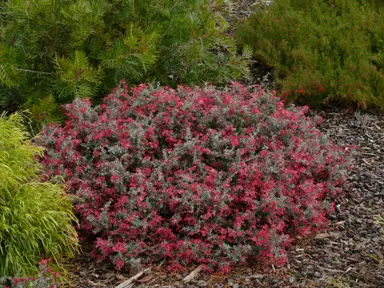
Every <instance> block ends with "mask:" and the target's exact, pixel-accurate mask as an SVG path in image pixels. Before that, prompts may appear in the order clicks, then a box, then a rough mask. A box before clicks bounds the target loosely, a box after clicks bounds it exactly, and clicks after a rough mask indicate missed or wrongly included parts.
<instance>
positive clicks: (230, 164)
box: [41, 83, 349, 271]
mask: <svg viewBox="0 0 384 288" xmlns="http://www.w3.org/2000/svg"><path fill="white" fill-rule="evenodd" d="M65 110H66V113H67V116H68V120H67V122H66V124H65V126H64V127H60V126H59V125H57V124H55V125H51V126H48V127H46V129H45V130H44V131H43V134H42V137H41V139H42V142H43V145H44V146H45V147H46V148H47V153H46V157H45V159H44V160H43V163H44V165H45V167H46V170H47V172H48V173H49V174H50V175H51V176H54V175H59V174H60V175H63V176H64V177H65V178H66V180H67V184H68V186H69V187H70V190H71V191H72V192H73V193H74V194H75V195H76V198H77V200H76V209H77V213H78V214H79V216H80V221H81V227H82V229H83V230H84V232H85V233H87V234H89V235H94V236H96V238H95V239H96V240H95V242H94V255H95V257H96V258H97V259H99V260H104V259H107V260H110V261H112V262H113V263H114V264H115V266H116V268H118V269H121V268H122V267H123V266H125V265H127V266H128V268H137V267H138V266H139V265H140V264H141V263H144V264H145V263H148V262H150V261H158V260H164V259H165V260H167V263H169V268H170V269H180V268H182V267H183V266H185V265H189V264H191V263H199V264H203V265H205V267H206V268H207V269H221V270H222V271H228V270H229V269H230V267H231V265H233V264H235V263H243V262H245V261H247V260H250V259H257V260H263V261H267V263H275V264H282V263H284V261H285V258H286V255H285V252H284V251H285V247H286V246H287V245H288V244H289V243H290V241H291V240H292V239H293V238H294V237H296V236H298V235H304V234H307V233H311V232H315V231H318V230H319V229H320V228H322V227H324V226H325V223H326V214H327V213H328V212H330V211H331V210H332V209H333V205H332V204H331V203H330V201H328V200H329V199H332V198H333V197H335V196H337V195H340V193H341V192H342V184H343V183H344V180H345V176H346V170H347V168H348V167H349V160H348V159H349V157H348V153H346V152H345V150H343V149H342V148H340V147H337V146H335V145H334V144H332V143H331V142H330V141H329V140H328V138H327V136H326V135H323V134H322V133H321V132H320V131H319V130H318V129H316V127H315V123H314V122H313V121H311V120H310V119H309V118H307V117H306V116H305V112H306V110H307V109H306V108H295V107H293V106H292V107H288V108H284V104H283V103H282V102H280V100H279V99H278V98H277V97H275V96H274V95H273V94H271V93H267V92H265V91H263V90H261V89H260V88H257V87H254V88H253V89H251V90H248V88H246V87H243V86H241V85H240V84H238V83H234V84H232V86H231V87H230V88H228V89H227V90H225V91H218V90H216V89H215V88H214V87H207V88H204V89H198V88H196V89H191V88H188V87H182V86H181V87H178V88H177V90H173V89H170V88H167V87H163V88H155V87H152V86H146V85H140V86H138V87H136V88H133V89H128V88H127V86H126V85H125V84H121V86H120V87H118V88H116V89H114V90H113V91H112V93H111V94H110V95H108V96H107V97H106V98H105V99H104V102H103V103H102V104H101V105H99V106H97V107H94V108H93V107H92V106H91V104H90V102H89V101H88V100H76V101H75V102H73V103H72V104H69V105H66V106H65Z"/></svg>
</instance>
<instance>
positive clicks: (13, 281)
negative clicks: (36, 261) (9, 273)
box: [0, 259, 59, 288]
mask: <svg viewBox="0 0 384 288" xmlns="http://www.w3.org/2000/svg"><path fill="white" fill-rule="evenodd" d="M48 262H49V260H48V259H43V260H41V261H40V273H39V276H38V277H37V278H35V277H22V278H20V277H1V278H0V288H31V287H33V288H56V287H57V286H56V285H55V279H56V278H57V277H58V275H59V274H58V272H53V271H52V270H51V268H49V267H48Z"/></svg>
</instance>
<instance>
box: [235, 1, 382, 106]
mask: <svg viewBox="0 0 384 288" xmlns="http://www.w3.org/2000/svg"><path fill="white" fill-rule="evenodd" d="M383 3H384V2H383V1H373V0H369V1H366V0H332V1H324V0H312V1H303V0H274V1H273V4H272V5H271V6H270V7H268V8H263V7H262V5H256V6H255V10H254V12H253V13H252V15H251V16H250V17H249V18H247V19H244V21H243V22H242V23H241V25H239V26H238V28H237V40H238V42H239V44H241V45H243V44H246V45H250V46H251V47H252V48H253V49H254V57H255V59H256V60H257V61H260V62H262V63H264V64H266V65H268V66H270V67H272V68H273V69H274V72H275V78H276V82H277V84H278V88H279V89H280V90H281V96H282V97H283V98H285V99H289V100H298V101H300V102H301V103H305V104H310V105H321V104H336V105H339V106H340V105H344V106H350V105H356V104H358V105H360V106H361V107H363V108H367V107H375V108H380V109H383V108H384V4H383Z"/></svg>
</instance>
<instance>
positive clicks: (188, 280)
mask: <svg viewBox="0 0 384 288" xmlns="http://www.w3.org/2000/svg"><path fill="white" fill-rule="evenodd" d="M201 269H203V266H202V265H200V266H199V267H197V268H196V269H195V270H193V271H192V272H191V273H189V275H188V276H187V277H185V278H184V279H183V282H184V284H186V283H188V282H190V281H191V280H192V279H193V278H195V277H196V275H197V274H199V272H200V271H201Z"/></svg>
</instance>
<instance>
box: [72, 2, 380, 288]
mask: <svg viewBox="0 0 384 288" xmlns="http://www.w3.org/2000/svg"><path fill="white" fill-rule="evenodd" d="M254 2H255V1H249V0H239V1H237V5H238V6H237V7H236V11H237V16H238V17H239V18H240V17H246V16H248V15H249V9H250V5H251V4H253V3H254ZM252 69H253V75H254V83H256V82H260V81H261V80H262V77H263V76H264V75H265V74H266V73H267V72H268V69H266V68H265V67H262V66H258V65H257V63H256V64H255V65H254V67H253V68H252ZM314 115H319V116H322V117H323V119H324V122H323V123H322V124H321V125H320V126H319V129H320V130H322V131H323V132H325V133H328V134H329V136H330V137H331V138H332V139H333V141H334V142H335V143H336V144H338V145H342V146H346V145H356V146H358V147H360V148H359V150H358V151H357V152H355V153H354V156H353V159H354V160H353V164H354V170H353V171H352V172H351V173H350V176H349V187H348V191H347V192H348V194H347V196H346V197H345V198H344V199H343V201H342V202H340V203H337V209H336V211H335V213H334V214H333V215H330V216H329V218H330V222H331V223H330V226H329V229H328V230H327V231H324V232H323V233H320V234H318V235H317V236H315V237H313V238H311V239H298V240H297V241H296V243H294V244H293V245H292V246H291V247H290V250H289V251H288V259H289V261H288V264H287V265H285V266H284V267H279V268H278V267H261V266H258V264H256V263H255V264H250V265H248V266H247V267H237V268H236V269H234V270H233V271H232V272H231V273H230V274H229V275H222V274H207V273H204V272H199V273H197V274H196V275H195V277H194V278H193V279H192V280H190V281H189V282H188V283H185V277H186V276H188V274H190V273H191V272H193V271H194V270H195V269H196V268H198V267H191V268H190V269H189V270H188V271H185V272H184V273H180V274H177V273H173V274H170V273H168V272H166V270H165V268H164V267H162V266H161V265H156V266H152V267H150V268H151V271H149V272H148V273H145V274H143V275H142V276H141V277H138V279H137V280H136V281H133V282H132V283H131V284H128V283H126V284H127V285H126V286H124V287H133V286H134V287H137V288H144V287H159V288H160V287H163V288H165V287H169V288H176V287H180V288H181V287H185V288H187V287H190V288H192V287H217V288H224V287H233V288H240V287H279V288H280V287H366V288H368V287H372V288H373V287H384V255H383V254H384V236H383V234H382V233H384V231H381V229H383V228H384V227H381V226H380V225H379V224H377V223H376V221H375V217H376V216H378V215H381V216H383V217H384V113H378V112H374V111H364V112H361V111H350V110H341V109H330V110H329V109H328V110H325V111H310V115H309V116H314ZM71 263H72V264H71V265H69V266H68V269H69V271H70V274H71V275H72V276H71V282H72V284H71V285H69V284H68V286H70V287H77V288H85V287H87V288H88V287H117V286H118V285H119V284H121V283H124V282H126V281H127V280H128V279H129V278H130V276H129V275H128V274H127V273H124V272H116V271H114V270H113V269H112V268H111V267H110V266H109V265H108V264H95V263H94V262H92V258H91V256H90V255H89V247H88V246H86V245H85V246H84V247H83V253H81V255H80V256H79V258H77V259H76V260H75V261H72V262H71ZM131 276H132V275H131ZM119 288H122V286H121V287H119Z"/></svg>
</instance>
